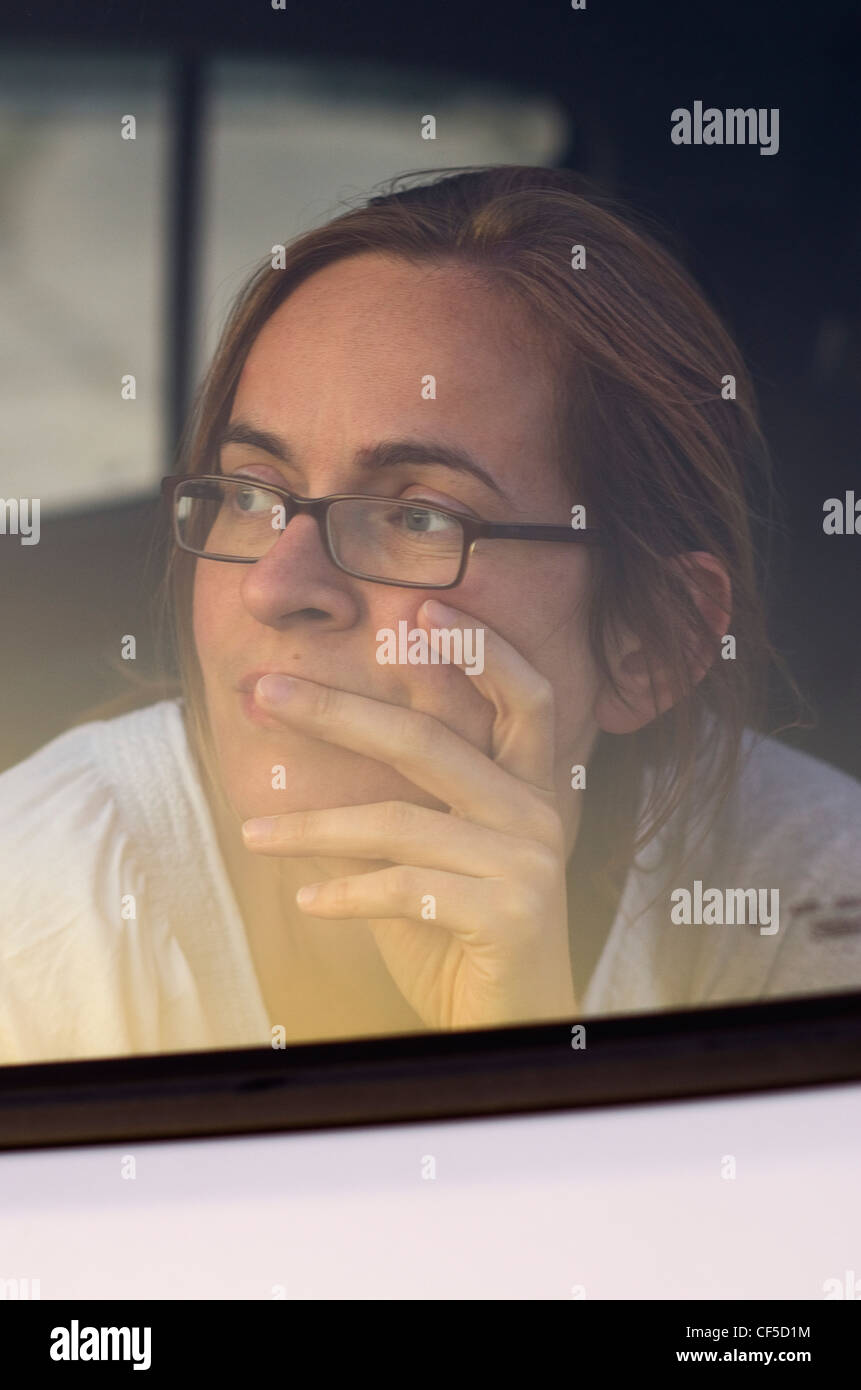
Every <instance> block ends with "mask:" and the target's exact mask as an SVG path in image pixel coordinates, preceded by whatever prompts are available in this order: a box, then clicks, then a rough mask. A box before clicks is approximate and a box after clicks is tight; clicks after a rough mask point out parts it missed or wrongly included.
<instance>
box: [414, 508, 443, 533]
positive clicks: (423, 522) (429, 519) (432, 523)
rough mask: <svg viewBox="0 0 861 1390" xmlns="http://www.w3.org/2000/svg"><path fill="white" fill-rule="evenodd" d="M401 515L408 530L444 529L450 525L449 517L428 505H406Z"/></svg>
mask: <svg viewBox="0 0 861 1390" xmlns="http://www.w3.org/2000/svg"><path fill="white" fill-rule="evenodd" d="M403 516H404V525H405V526H406V528H407V530H408V531H444V530H445V529H446V528H447V527H448V526H451V525H452V521H451V518H450V517H447V516H444V515H443V513H442V512H438V511H434V510H432V509H431V508H430V507H419V506H416V507H408V508H405V509H404V513H403Z"/></svg>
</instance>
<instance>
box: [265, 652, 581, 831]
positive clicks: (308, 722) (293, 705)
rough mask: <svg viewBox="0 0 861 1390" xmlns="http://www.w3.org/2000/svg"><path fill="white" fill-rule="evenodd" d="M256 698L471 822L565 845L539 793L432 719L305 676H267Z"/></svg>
mask: <svg viewBox="0 0 861 1390" xmlns="http://www.w3.org/2000/svg"><path fill="white" fill-rule="evenodd" d="M255 695H256V698H257V700H258V702H259V703H260V705H261V706H262V707H264V708H265V709H267V710H269V711H270V712H271V713H273V714H276V715H277V716H278V717H279V718H280V719H284V720H285V721H286V722H289V723H291V724H295V725H296V726H298V727H299V728H301V729H303V730H304V731H305V732H307V733H309V734H310V735H311V736H312V737H313V738H320V739H325V740H326V741H328V742H330V743H337V744H339V745H340V746H341V747H342V748H349V749H351V750H352V751H353V752H355V753H362V754H364V755H365V756H366V757H369V758H376V759H377V760H378V761H379V762H381V763H387V764H388V765H389V766H390V767H393V768H395V769H396V770H397V771H398V772H400V773H402V774H403V776H404V777H406V778H408V779H409V780H410V781H411V782H413V783H414V784H415V785H416V786H417V787H421V788H422V789H423V790H424V791H427V792H430V793H431V795H432V796H435V797H436V798H437V799H438V800H439V801H443V802H445V803H446V805H448V806H451V807H452V808H453V810H455V811H456V812H457V813H458V815H460V816H464V817H465V818H467V819H468V820H473V821H477V822H478V823H479V824H481V825H485V826H487V827H488V828H489V829H492V830H501V831H502V832H503V833H505V834H513V835H524V836H526V837H527V838H530V839H532V838H535V839H540V840H542V841H545V840H546V841H547V842H548V843H556V841H557V839H558V833H559V832H558V818H557V817H556V816H555V815H554V814H553V813H552V811H551V808H550V806H549V805H548V804H547V803H545V802H543V801H541V800H539V799H538V798H537V797H536V794H535V791H534V789H533V788H531V787H529V786H528V785H527V784H526V783H525V782H522V781H520V780H519V779H518V778H515V777H513V776H512V775H511V774H510V773H509V772H506V771H505V769H504V768H502V767H500V766H499V765H498V763H495V762H494V761H493V759H492V758H488V757H487V756H486V755H485V754H484V753H482V752H480V751H479V749H477V748H475V747H474V746H473V745H472V744H471V743H469V742H468V741H467V740H466V739H465V738H462V737H461V736H460V735H459V734H456V733H455V732H454V731H453V730H452V729H450V728H448V726H447V725H446V724H443V723H442V721H441V720H439V719H435V718H434V717H433V716H432V715H429V714H423V713H422V712H421V711H419V710H414V709H409V708H408V707H407V706H406V705H391V704H388V703H385V702H384V701H382V700H373V699H370V698H368V697H367V696H365V695H354V694H353V693H352V692H351V691H347V690H338V689H336V688H335V687H333V686H327V685H318V684H317V683H316V682H314V681H306V680H302V679H300V678H299V677H298V676H282V675H271V676H263V677H262V678H261V679H260V680H259V681H258V682H257V685H256V687H255Z"/></svg>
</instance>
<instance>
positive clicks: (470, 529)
mask: <svg viewBox="0 0 861 1390" xmlns="http://www.w3.org/2000/svg"><path fill="white" fill-rule="evenodd" d="M224 482H234V483H245V485H246V486H247V487H254V488H260V489H262V490H263V491H264V492H269V493H272V495H273V496H275V497H278V498H279V499H281V500H282V501H285V500H286V502H287V504H288V505H289V506H290V507H292V508H293V512H292V515H291V516H290V518H289V521H292V520H293V516H295V515H296V514H297V513H299V512H304V513H305V514H306V515H308V516H312V517H313V518H314V520H315V521H316V522H317V526H318V528H319V531H320V539H321V540H322V542H323V548H324V550H325V551H326V554H327V556H328V558H329V560H330V561H331V562H332V564H333V565H334V566H335V568H336V569H339V570H341V571H342V573H344V574H349V575H351V576H352V577H353V578H354V579H365V580H367V581H368V583H370V584H388V585H390V586H392V587H393V588H396V589H453V588H455V586H456V585H458V584H459V583H460V582H461V580H462V579H463V576H464V574H465V573H466V566H467V563H468V561H469V557H470V556H471V554H472V551H473V547H474V545H475V543H476V541H479V540H509V541H562V542H569V543H570V542H573V543H575V544H579V545H602V544H603V536H602V533H601V532H600V531H599V530H598V528H597V527H594V526H584V527H581V528H580V529H579V530H575V529H574V527H571V526H548V525H544V524H528V525H527V524H524V525H521V524H519V523H516V524H515V523H508V522H496V521H482V520H479V519H478V518H473V517H471V516H464V515H463V514H462V513H461V512H455V511H452V510H451V509H450V508H448V507H438V506H437V505H436V504H435V503H431V502H423V501H422V500H421V498H416V500H415V502H412V501H411V500H410V499H409V498H407V499H405V500H404V499H402V498H400V497H377V496H375V495H373V494H371V493H367V492H333V493H330V494H329V496H328V497H297V496H296V495H295V493H292V492H288V490H287V488H284V487H279V485H278V484H277V483H270V482H260V481H258V479H257V478H252V477H248V478H246V477H245V476H244V475H243V476H241V477H240V476H237V475H236V474H232V473H169V474H167V475H166V476H165V477H163V478H162V480H161V494H162V497H163V498H164V499H165V500H166V501H167V502H168V503H169V505H170V508H171V515H172V518H173V535H174V539H175V540H176V543H177V545H178V546H179V548H180V550H184V551H185V552H186V553H187V554H189V555H196V556H197V557H198V559H201V560H219V561H221V563H222V564H227V565H256V564H257V561H258V560H259V559H262V558H263V557H262V556H259V555H258V556H255V557H253V558H252V557H251V556H244V555H242V556H237V555H211V554H208V553H205V552H203V551H200V550H195V549H194V548H193V547H192V546H189V545H185V544H183V542H182V540H181V539H180V535H179V520H178V517H177V512H176V494H177V491H178V489H179V487H180V485H181V484H182V483H224ZM334 502H387V503H388V504H389V505H390V506H392V505H394V506H402V507H403V508H404V509H405V510H406V509H408V508H410V507H412V508H417V507H424V508H425V509H426V510H427V511H432V512H438V513H439V514H440V515H442V516H448V517H451V518H452V520H453V521H456V522H458V524H459V525H460V527H461V528H462V531H463V547H462V550H461V557H460V565H459V567H458V572H457V577H456V578H455V579H453V580H452V581H451V583H450V584H422V583H416V582H415V581H412V580H399V579H379V578H377V577H376V576H375V575H369V574H363V573H362V572H361V571H360V570H354V569H350V568H349V566H347V565H344V564H342V563H341V561H340V560H338V559H337V558H336V556H335V555H334V553H333V547H332V542H331V539H330V536H329V524H328V514H329V508H330V507H331V506H332V504H333V503H334ZM289 521H288V524H289ZM285 530H286V527H285Z"/></svg>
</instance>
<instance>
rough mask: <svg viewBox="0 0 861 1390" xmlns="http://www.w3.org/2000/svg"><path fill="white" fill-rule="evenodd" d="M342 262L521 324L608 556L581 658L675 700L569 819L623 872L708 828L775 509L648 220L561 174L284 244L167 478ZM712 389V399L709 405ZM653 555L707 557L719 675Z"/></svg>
mask: <svg viewBox="0 0 861 1390" xmlns="http://www.w3.org/2000/svg"><path fill="white" fill-rule="evenodd" d="M429 173H430V174H431V175H433V177H432V178H431V179H430V180H429ZM416 178H418V179H420V182H419V183H417V184H412V185H411V184H410V182H409V181H411V180H413V179H416ZM399 185H402V186H399ZM575 245H581V246H583V247H584V248H585V256H586V266H585V268H584V269H573V268H572V248H573V247H574V246H575ZM363 252H379V253H383V254H388V255H396V256H399V257H402V258H404V259H406V260H407V261H409V262H411V263H414V264H418V265H426V264H428V263H435V264H439V265H445V264H450V265H456V266H460V267H461V268H464V269H467V270H468V271H469V272H471V273H472V274H475V275H476V276H478V277H480V278H481V279H482V281H483V282H484V283H486V284H487V285H489V286H490V287H492V288H494V289H496V290H497V291H499V292H502V293H504V294H505V295H507V296H508V297H510V299H511V300H513V301H516V302H517V303H518V304H519V305H520V306H522V308H523V309H524V310H525V311H526V314H527V316H528V318H529V320H530V321H531V322H532V323H533V324H534V325H535V326H536V328H537V330H538V332H539V333H540V338H541V342H542V345H544V346H545V347H546V350H547V352H548V356H549V360H550V361H551V363H552V365H553V368H554V381H555V389H556V392H557V399H558V403H559V415H558V420H557V421H556V426H557V430H558V432H559V440H560V442H561V444H562V454H563V459H564V470H565V473H566V475H567V478H568V480H569V481H570V485H571V489H572V493H571V495H572V498H573V499H576V500H577V501H578V502H583V503H584V504H585V506H586V514H587V517H588V519H589V524H590V525H595V526H600V527H601V528H602V529H603V530H604V531H605V533H606V538H607V542H608V544H607V546H606V547H605V548H604V549H603V550H596V551H594V552H592V556H593V570H592V574H593V580H592V585H591V590H590V599H589V602H590V609H589V640H590V645H591V648H592V651H593V655H594V658H595V661H596V663H597V665H598V668H599V670H600V671H601V672H602V673H603V675H604V676H605V678H606V679H607V680H608V681H612V676H611V672H610V669H609V665H608V661H607V647H606V644H607V640H608V638H609V637H610V636H611V635H612V634H613V633H614V632H618V631H619V630H620V629H621V628H622V627H623V626H624V627H626V628H628V629H631V630H633V631H634V632H636V633H637V634H638V635H639V636H640V638H641V639H642V641H643V643H644V650H645V652H646V654H647V659H648V660H649V662H650V670H652V669H654V668H653V666H652V663H654V665H655V666H660V667H661V668H662V669H667V670H669V671H670V672H671V673H672V678H673V680H674V682H675V684H674V688H675V689H676V690H677V691H678V699H677V701H676V703H675V704H674V705H673V707H672V708H671V709H670V710H668V711H667V712H666V713H665V714H663V715H661V716H660V717H659V718H657V719H655V720H654V721H653V722H652V723H651V724H649V725H648V726H647V727H645V728H643V729H641V730H639V731H638V732H637V733H635V734H630V735H625V736H616V737H613V736H607V735H603V736H602V740H601V741H602V742H603V744H604V746H603V747H602V748H601V758H602V763H601V766H602V776H601V788H603V789H604V791H603V794H601V795H600V798H599V793H601V788H597V783H596V784H595V785H596V788H597V790H596V791H592V792H591V794H590V797H589V798H588V800H587V803H585V804H589V803H590V802H595V801H596V800H598V799H600V800H601V803H602V808H603V810H602V814H603V816H604V830H605V832H606V833H604V832H602V834H601V835H599V837H598V839H599V841H601V842H603V843H605V844H614V845H615V846H616V849H617V854H616V855H615V856H614V858H615V859H616V861H617V862H625V863H627V862H628V861H629V859H630V855H631V854H632V853H636V852H637V850H638V849H639V848H640V847H641V846H643V845H645V844H646V843H648V842H649V841H650V840H651V839H652V837H653V836H654V835H656V834H657V832H658V830H660V829H661V827H662V826H663V825H664V824H665V823H666V822H667V821H668V819H669V818H670V816H671V815H672V814H673V812H674V811H675V810H676V809H677V808H678V807H679V806H680V804H681V803H682V802H683V801H684V800H685V798H687V797H688V796H689V794H691V793H693V792H694V790H695V803H696V805H697V806H698V807H699V808H700V809H702V808H704V807H705V808H711V812H712V815H713V814H715V813H716V811H717V810H718V809H719V807H720V805H721V804H722V802H723V800H724V799H725V797H726V795H727V793H728V791H729V789H730V788H731V786H732V784H733V781H734V779H735V777H736V775H737V772H738V767H739V758H740V752H741V746H742V735H743V732H744V729H745V726H746V725H757V724H759V723H760V721H761V719H762V717H763V714H764V710H765V705H766V693H767V675H768V669H769V667H770V665H771V663H772V662H774V663H776V664H777V665H779V666H780V667H781V669H784V670H785V668H784V667H783V663H782V662H781V660H780V658H779V657H778V655H777V653H776V652H775V651H774V649H773V648H772V647H771V645H770V643H769V640H768V637H767V633H766V623H765V616H764V608H763V602H762V598H761V597H760V593H761V588H762V581H763V580H764V578H765V573H766V566H767V560H766V556H765V545H764V542H765V541H766V540H767V539H768V527H769V524H770V523H771V524H773V519H774V511H775V505H776V504H775V495H774V489H773V485H772V481H771V469H770V463H769V458H768V451H767V448H766V445H765V442H764V439H763V436H762V432H761V429H760V426H759V423H758V417H757V409H756V405H755V401H754V392H753V387H752V384H751V381H750V379H749V376H748V373H747V370H746V368H745V365H744V363H743V361H742V359H741V357H740V354H739V351H738V349H737V348H736V346H735V344H734V343H733V341H732V339H731V337H730V335H729V333H728V332H727V330H726V328H725V327H724V326H723V324H722V323H721V321H720V319H719V317H718V315H717V314H716V313H715V311H714V310H713V309H712V308H711V307H710V305H709V304H708V303H707V302H706V300H705V298H704V297H703V294H702V293H701V291H700V290H699V289H698V288H697V286H696V285H695V284H694V282H693V281H692V279H691V278H690V277H689V276H688V274H687V273H686V272H685V271H684V270H683V269H681V267H680V265H679V264H678V263H677V261H676V259H675V257H674V256H672V255H670V254H669V253H668V252H667V251H666V250H664V249H663V248H662V246H661V245H660V243H659V240H658V236H657V235H656V234H655V233H654V232H653V230H652V227H651V226H650V225H648V224H647V219H646V218H645V217H644V216H643V215H642V214H638V215H637V216H635V215H634V213H633V212H632V210H631V209H630V208H629V207H623V206H622V205H621V204H620V203H619V202H618V200H616V199H611V198H609V197H608V196H606V195H605V194H603V193H601V192H600V191H598V190H597V189H595V188H594V187H593V186H591V185H590V184H589V183H588V182H587V180H585V179H584V178H583V177H582V176H581V175H579V174H577V173H575V172H572V171H569V170H558V169H545V168H531V167H524V166H519V165H501V166H492V167H489V168H478V169H467V170H456V171H454V172H452V171H450V170H433V171H427V170H424V171H416V172H414V173H410V174H406V175H401V176H400V177H399V178H396V179H394V180H392V181H391V182H390V184H389V185H388V186H387V187H386V189H385V191H384V192H382V193H381V194H379V195H378V196H375V197H371V198H370V199H369V200H368V201H367V202H364V203H363V204H362V205H361V206H358V207H351V208H349V209H348V211H346V212H345V213H343V214H342V215H339V216H337V217H336V218H335V219H334V220H333V221H330V222H328V223H327V224H325V225H324V226H322V227H318V228H316V229H313V230H311V231H308V232H306V233H304V234H303V235H301V236H299V237H298V238H297V239H296V240H294V241H293V242H292V243H291V244H290V245H289V246H288V247H287V248H286V253H285V255H284V260H283V268H282V269H277V270H276V269H273V268H272V265H271V263H270V261H269V260H267V261H266V262H265V264H264V265H263V266H262V267H261V268H260V269H259V270H258V271H257V272H256V273H255V274H254V275H253V277H252V278H251V279H250V281H249V282H248V283H247V285H246V286H245V288H244V289H243V290H242V291H241V292H240V294H239V296H238V298H237V300H236V302H235V304H234V307H233V309H232V312H231V314H230V316H229V319H228V321H227V323H226V326H225V328H224V330H223V333H222V336H221V340H220V343H219V345H218V348H217V351H216V353H215V356H214V359H213V361H212V364H211V366H210V368H209V371H208V374H207V376H206V378H205V380H204V382H203V384H202V387H201V389H200V391H199V393H198V397H197V400H196V403H195V408H194V411H193V414H192V416H191V419H190V421H189V425H188V428H187V430H186V434H185V436H184V440H183V444H182V448H181V471H183V472H187V473H201V472H210V471H213V463H214V455H213V450H214V446H215V441H216V439H217V436H218V434H219V432H220V431H221V430H222V429H223V427H224V425H225V424H226V423H227V421H228V419H229V416H230V412H231V408H232V403H233V397H234V393H235V389H236V386H237V383H238V380H239V376H240V373H241V371H242V367H243V364H244V362H245V359H246V357H247V355H248V352H249V350H250V347H251V345H252V343H253V342H254V340H255V338H256V336H257V334H258V333H259V331H260V329H261V328H262V327H263V324H264V323H265V322H266V320H267V319H268V318H269V317H270V315H271V314H272V313H274V311H275V310H276V309H277V308H278V306H279V305H280V304H281V303H282V302H283V301H284V300H285V299H286V298H287V297H288V295H289V294H290V293H291V292H292V291H293V290H294V289H295V288H296V287H297V286H298V285H299V284H301V283H302V281H304V280H305V279H307V278H308V277H309V276H310V275H313V274H314V273H315V272H316V271H318V270H321V269H322V268H323V267H325V266H328V265H331V264H332V263H333V262H335V261H338V260H340V259H342V258H344V257H348V256H354V255H358V254H360V253H363ZM728 375H731V376H732V377H734V378H735V397H734V398H733V399H724V398H723V396H722V393H721V385H722V381H723V379H724V378H725V377H726V376H728ZM673 551H676V552H685V551H706V552H709V553H710V554H712V555H714V556H716V557H717V558H718V559H719V560H720V561H721V562H722V563H723V565H724V566H725V567H726V570H727V572H728V573H729V576H730V578H731V582H732V586H733V612H732V619H731V631H732V634H733V636H734V637H735V640H736V651H737V655H736V659H735V660H727V661H725V660H720V659H717V660H714V661H713V662H712V664H711V666H710V669H709V670H708V672H707V674H706V675H705V677H704V678H703V679H702V680H701V681H700V682H699V683H698V684H697V683H694V682H692V680H691V675H690V659H691V646H692V642H697V641H699V642H702V643H704V644H705V646H706V647H707V648H708V649H709V650H711V651H714V650H715V649H716V646H717V642H718V639H717V638H715V636H714V634H713V632H711V631H710V629H709V627H708V625H707V624H706V623H705V621H704V620H703V618H702V617H701V615H700V612H699V610H698V608H697V606H696V604H695V603H694V602H693V600H692V597H691V594H690V592H689V589H688V587H687V584H686V583H685V582H684V577H683V575H682V574H681V573H680V570H679V568H678V567H676V566H674V565H673V564H672V563H671V562H670V561H669V560H668V558H667V556H668V553H670V552H673ZM194 564H195V561H194V559H193V557H191V556H189V555H187V554H184V553H183V552H181V551H178V550H175V551H174V552H173V553H172V555H171V558H170V562H169V565H168V569H167V572H166V575H165V589H164V597H165V598H166V599H167V600H168V601H169V603H170V606H171V611H172V613H173V615H174V616H175V624H176V626H175V629H174V641H175V644H176V650H177V654H178V658H179V666H180V674H181V681H182V689H183V691H184V693H185V697H186V713H187V718H188V720H189V733H190V736H191V739H192V744H193V746H194V747H195V751H196V754H197V756H198V759H199V766H200V767H201V770H202V771H203V772H204V774H205V775H206V776H207V780H208V781H209V783H210V791H211V793H212V792H213V791H217V788H216V787H215V786H214V776H215V774H214V753H213V749H212V746H211V743H210V737H209V730H208V727H207V724H206V719H205V705H204V700H203V687H202V679H201V675H200V670H199V667H198V663H197V659H196V654H195V651H194V643H193V639H192V634H191V626H190V613H191V587H192V582H193V571H194ZM758 565H759V566H760V569H759V571H758V568H757V567H758ZM787 674H788V673H787ZM788 679H789V683H790V684H791V685H792V688H793V691H794V693H795V694H796V696H797V695H798V691H797V687H796V686H795V684H794V682H793V681H792V678H791V676H790V677H788ZM708 732H710V733H711V735H713V736H712V737H705V736H706V734H707V733H708ZM718 735H719V736H718ZM608 748H609V752H608ZM647 766H648V767H650V768H651V769H652V771H653V773H654V777H653V779H652V781H651V785H650V795H649V798H648V803H647V805H646V807H645V809H644V813H643V816H642V818H641V820H640V822H639V824H638V825H636V826H635V827H634V833H633V834H632V836H631V837H630V838H629V839H628V840H627V841H625V843H624V845H623V848H622V850H621V860H619V854H618V851H619V844H620V840H619V835H618V834H614V830H613V816H614V806H620V805H621V804H622V801H623V800H624V798H620V797H619V794H618V792H619V787H620V786H622V785H623V784H624V785H626V786H628V787H629V788H631V787H637V786H639V785H640V775H641V773H642V771H643V770H644V768H645V767H647ZM594 824H595V812H594V811H593V813H592V825H593V831H594Z"/></svg>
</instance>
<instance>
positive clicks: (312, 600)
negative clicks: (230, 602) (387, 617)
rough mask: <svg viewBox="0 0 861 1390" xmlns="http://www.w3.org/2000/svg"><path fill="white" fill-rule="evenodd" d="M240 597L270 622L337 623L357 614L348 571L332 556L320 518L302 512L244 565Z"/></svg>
mask: <svg viewBox="0 0 861 1390" xmlns="http://www.w3.org/2000/svg"><path fill="white" fill-rule="evenodd" d="M242 601H243V603H244V604H245V606H246V608H247V609H248V611H249V613H251V615H252V617H254V618H256V619H257V621H258V622H261V623H265V624H267V626H269V627H286V626H290V625H291V624H292V625H295V624H296V623H298V622H308V621H312V622H315V623H317V624H319V625H320V626H325V627H327V628H332V629H338V628H346V627H350V626H351V625H352V624H353V623H354V622H355V621H356V619H357V617H358V604H357V602H356V596H355V594H354V592H353V589H352V587H351V581H350V579H349V577H348V576H347V575H346V574H344V573H343V572H342V571H341V570H339V569H338V568H337V566H335V565H334V564H333V563H332V561H331V560H330V559H329V556H328V554H327V553H326V547H325V545H324V543H323V538H322V536H321V534H320V525H319V524H318V522H317V521H316V520H315V519H314V518H313V517H310V516H302V515H301V514H300V515H297V516H293V517H291V518H290V520H289V521H288V522H287V525H286V526H285V527H284V530H283V531H282V532H281V534H280V535H279V536H278V539H277V540H276V541H275V544H274V545H273V546H272V547H271V548H270V549H269V550H268V551H267V553H266V554H265V555H264V556H262V557H261V558H260V559H259V560H256V561H255V562H254V564H253V565H248V566H246V567H245V574H244V576H243V581H242Z"/></svg>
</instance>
